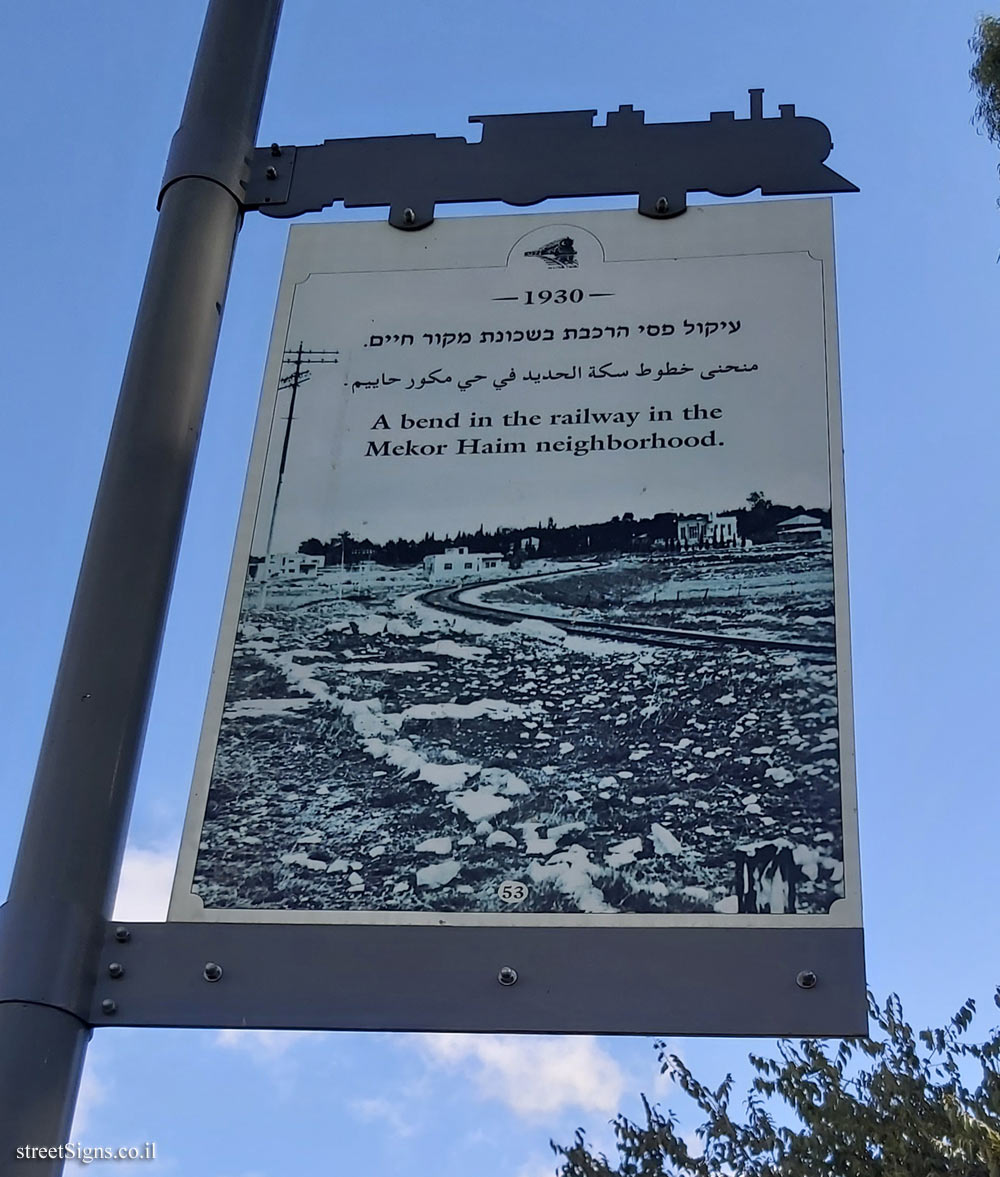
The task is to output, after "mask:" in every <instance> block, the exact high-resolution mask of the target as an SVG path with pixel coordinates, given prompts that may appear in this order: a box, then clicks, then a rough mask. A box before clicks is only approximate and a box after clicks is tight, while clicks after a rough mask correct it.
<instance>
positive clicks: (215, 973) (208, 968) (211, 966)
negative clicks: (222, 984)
mask: <svg viewBox="0 0 1000 1177" xmlns="http://www.w3.org/2000/svg"><path fill="white" fill-rule="evenodd" d="M201 975H202V976H203V977H204V978H205V980H206V981H221V980H222V965H221V964H216V963H215V961H214V960H210V961H208V963H207V964H206V965H205V967H204V968H203V969H202V970H201Z"/></svg>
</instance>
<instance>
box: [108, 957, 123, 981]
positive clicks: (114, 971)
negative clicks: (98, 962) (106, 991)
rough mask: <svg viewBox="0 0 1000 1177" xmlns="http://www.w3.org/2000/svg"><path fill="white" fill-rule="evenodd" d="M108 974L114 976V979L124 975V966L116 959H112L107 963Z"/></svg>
mask: <svg viewBox="0 0 1000 1177" xmlns="http://www.w3.org/2000/svg"><path fill="white" fill-rule="evenodd" d="M108 976H109V977H114V979H115V980H116V981H117V980H118V979H119V977H124V976H125V966H124V965H123V964H119V962H118V961H117V960H113V961H112V962H111V964H109V965H108Z"/></svg>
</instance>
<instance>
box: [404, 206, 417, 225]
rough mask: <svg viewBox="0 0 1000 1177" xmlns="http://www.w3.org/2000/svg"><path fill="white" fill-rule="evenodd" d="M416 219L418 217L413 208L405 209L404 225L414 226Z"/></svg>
mask: <svg viewBox="0 0 1000 1177" xmlns="http://www.w3.org/2000/svg"><path fill="white" fill-rule="evenodd" d="M416 219H417V215H416V213H415V212H414V211H413V209H412V208H404V209H403V224H404V225H412V224H413V222H414V221H415V220H416Z"/></svg>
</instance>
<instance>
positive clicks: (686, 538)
mask: <svg viewBox="0 0 1000 1177" xmlns="http://www.w3.org/2000/svg"><path fill="white" fill-rule="evenodd" d="M677 539H678V540H679V541H680V543H681V544H682V546H684V547H687V546H688V545H690V544H702V543H705V544H714V543H722V544H731V543H735V542H736V516H735V515H716V514H715V512H714V511H710V512H709V513H708V514H707V515H685V516H682V517H681V518H680V519H678V520H677Z"/></svg>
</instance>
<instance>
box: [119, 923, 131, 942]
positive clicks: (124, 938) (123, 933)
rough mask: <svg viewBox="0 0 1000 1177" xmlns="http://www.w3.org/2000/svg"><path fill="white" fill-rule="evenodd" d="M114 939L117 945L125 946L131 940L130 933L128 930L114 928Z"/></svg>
mask: <svg viewBox="0 0 1000 1177" xmlns="http://www.w3.org/2000/svg"><path fill="white" fill-rule="evenodd" d="M115 939H116V940H117V941H118V943H119V944H127V943H128V942H129V940H131V939H132V933H131V932H130V931H129V930H128V928H123V927H118V928H115Z"/></svg>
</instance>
